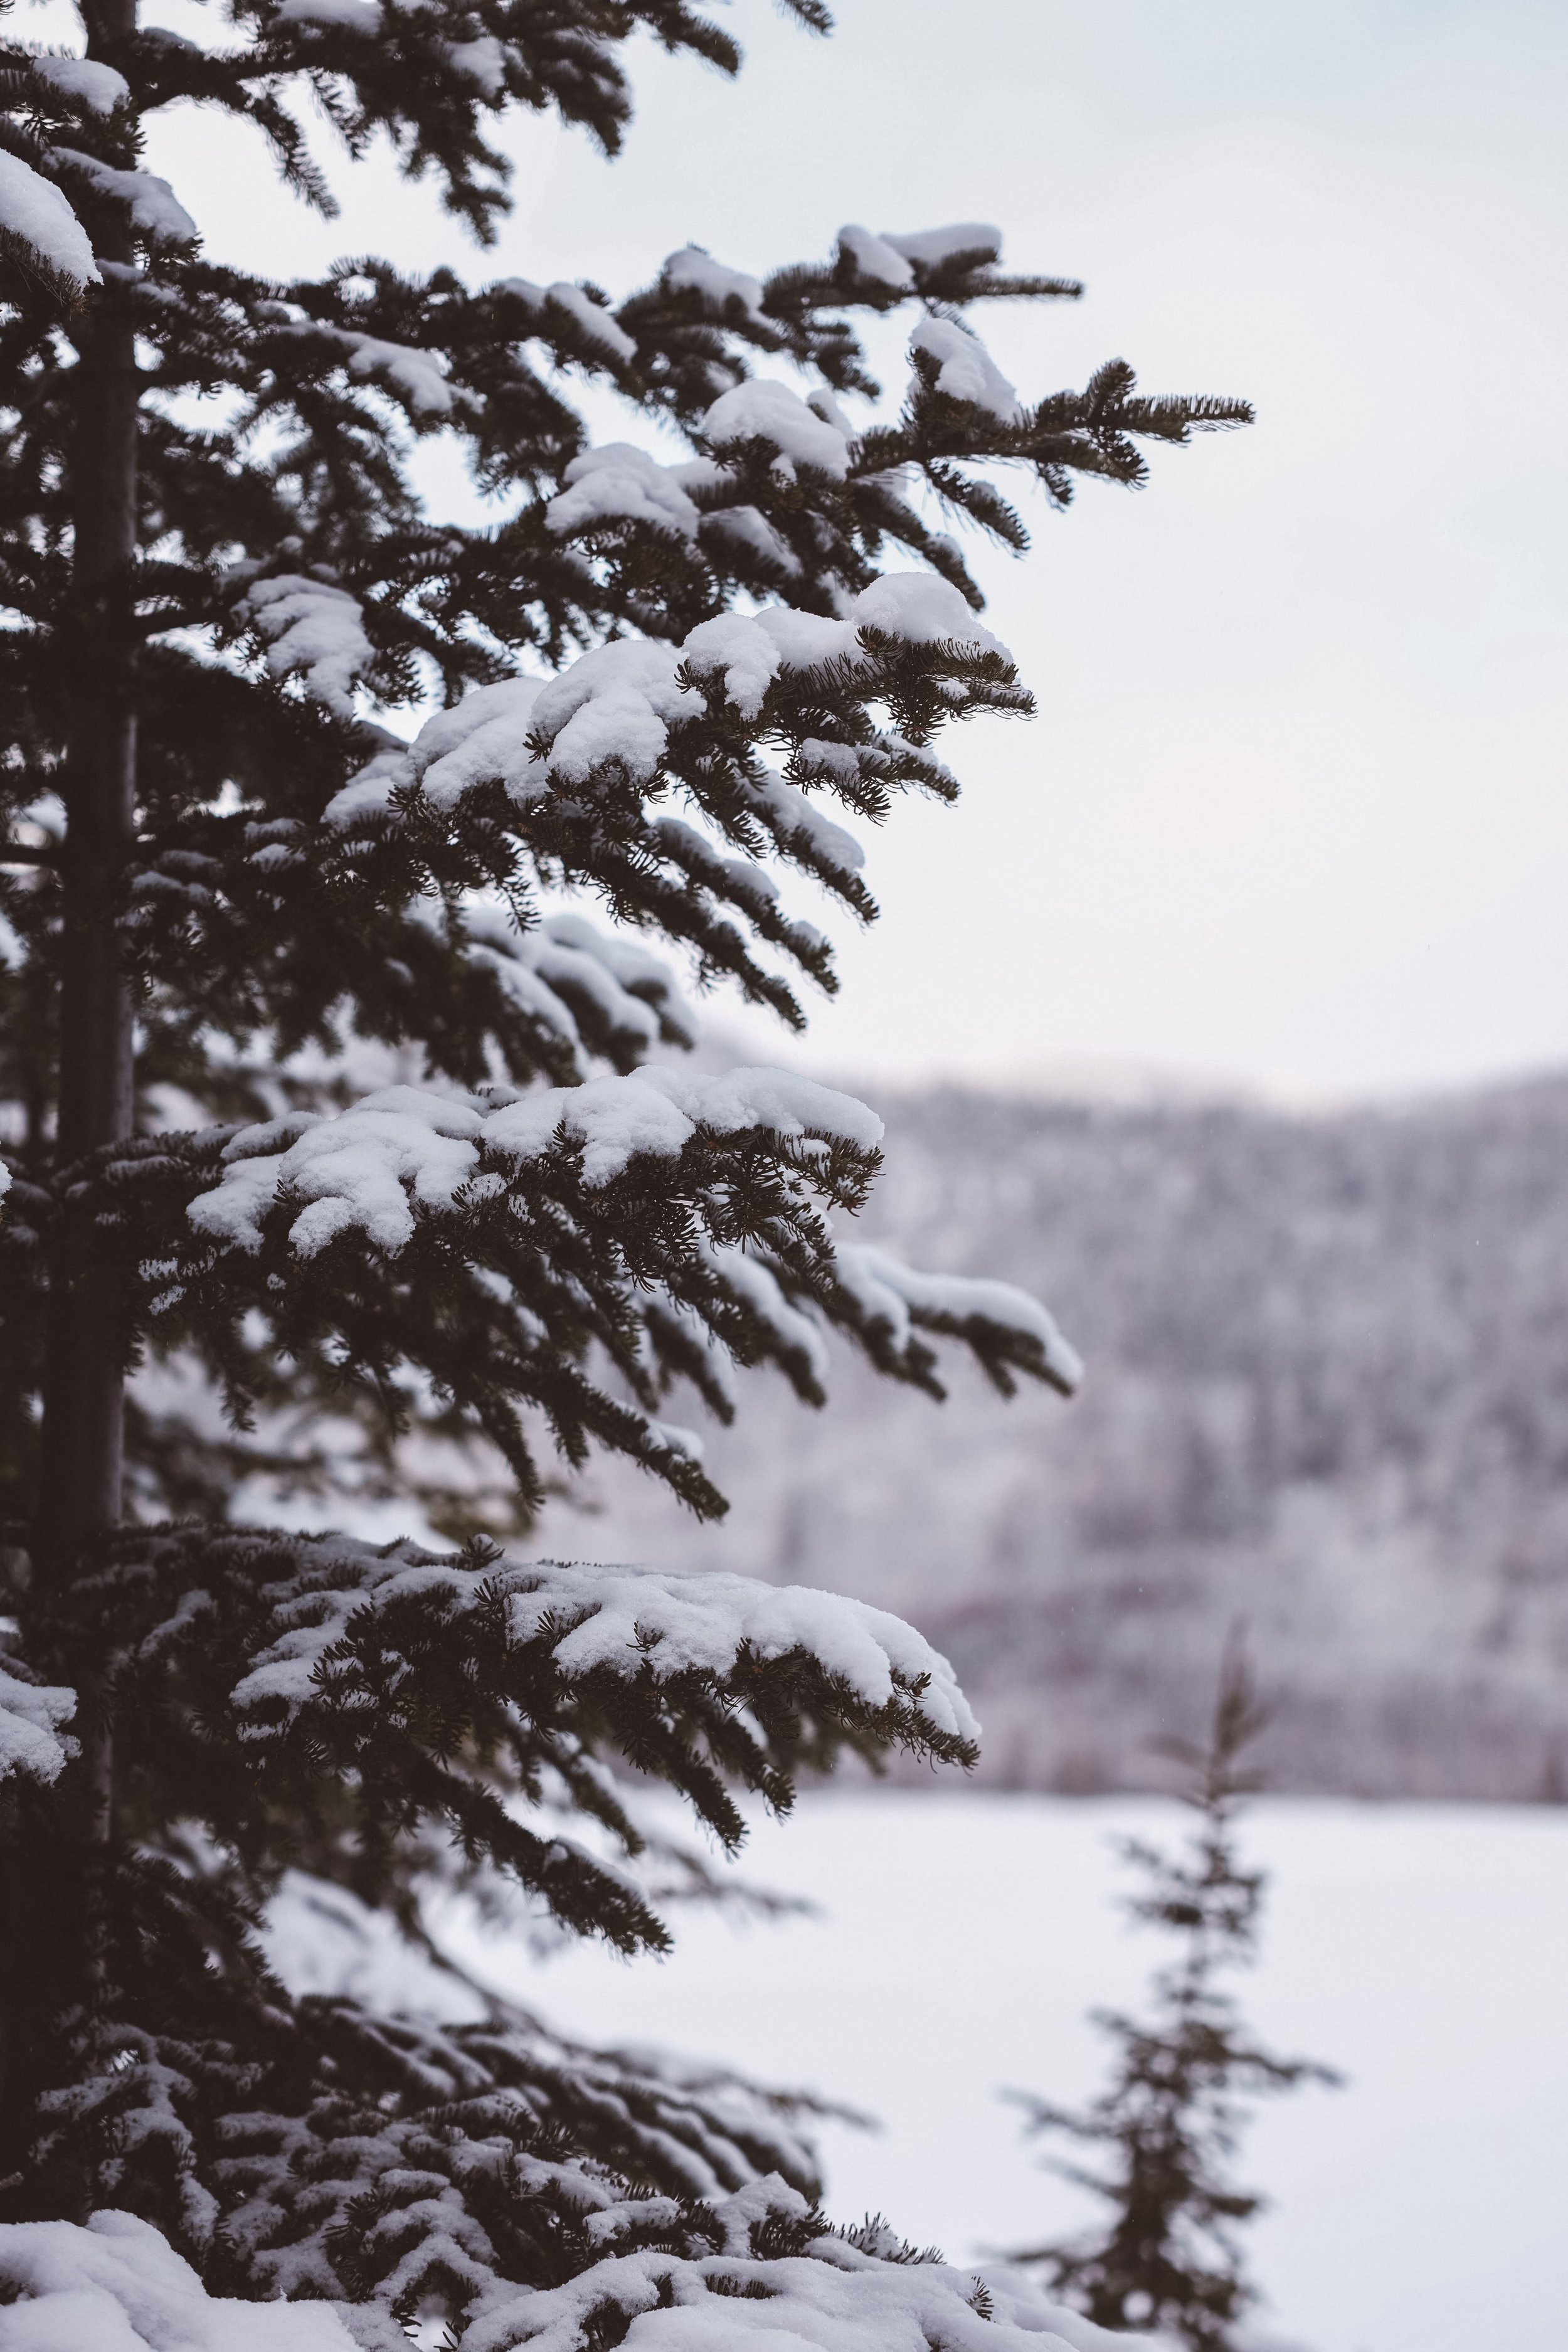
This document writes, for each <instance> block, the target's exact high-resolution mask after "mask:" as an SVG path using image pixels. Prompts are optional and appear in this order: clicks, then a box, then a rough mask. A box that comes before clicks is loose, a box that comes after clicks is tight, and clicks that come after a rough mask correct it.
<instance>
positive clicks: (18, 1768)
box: [0, 1665, 77, 1782]
mask: <svg viewBox="0 0 1568 2352" xmlns="http://www.w3.org/2000/svg"><path fill="white" fill-rule="evenodd" d="M75 1713H76V1693H75V1691H74V1690H67V1689H61V1688H58V1687H52V1686H50V1685H46V1684H38V1683H34V1682H30V1681H28V1682H24V1681H19V1680H18V1679H17V1677H16V1675H14V1674H11V1673H8V1672H7V1671H6V1669H5V1666H3V1665H0V1780H5V1779H6V1778H7V1777H8V1776H9V1775H10V1774H11V1773H13V1772H20V1773H23V1774H24V1775H25V1776H26V1778H27V1779H28V1780H42V1781H45V1782H48V1781H52V1780H58V1779H59V1776H60V1774H61V1773H62V1772H63V1771H64V1769H65V1768H66V1766H67V1765H68V1763H69V1761H70V1759H71V1758H72V1757H73V1756H74V1755H75V1754H76V1752H77V1743H76V1741H75V1740H74V1739H72V1738H70V1737H69V1735H68V1733H64V1732H62V1731H61V1729H60V1726H61V1724H63V1723H68V1722H69V1721H70V1719H71V1717H72V1716H73V1715H74V1714H75Z"/></svg>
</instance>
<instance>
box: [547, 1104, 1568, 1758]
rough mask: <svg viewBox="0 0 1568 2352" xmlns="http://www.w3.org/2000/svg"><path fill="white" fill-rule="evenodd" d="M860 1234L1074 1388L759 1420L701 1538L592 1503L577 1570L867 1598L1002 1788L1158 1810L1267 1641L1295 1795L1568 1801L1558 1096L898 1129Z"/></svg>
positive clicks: (1201, 1107) (630, 1502)
mask: <svg viewBox="0 0 1568 2352" xmlns="http://www.w3.org/2000/svg"><path fill="white" fill-rule="evenodd" d="M878 1100H879V1103H880V1106H881V1108H882V1109H883V1110H884V1112H885V1114H886V1116H887V1118H888V1127H889V1167H888V1172H887V1175H886V1177H885V1179H884V1181H882V1183H881V1184H880V1185H879V1187H878V1190H877V1192H876V1194H875V1195H874V1197H873V1199H872V1201H871V1202H870V1203H869V1204H868V1208H867V1210H866V1212H865V1213H864V1216H863V1218H862V1219H861V1220H860V1221H859V1223H861V1224H862V1225H864V1227H865V1228H866V1229H867V1231H868V1233H869V1234H875V1235H876V1236H877V1237H878V1239H879V1240H881V1241H884V1242H886V1243H887V1244H889V1246H890V1247H896V1248H898V1249H899V1250H900V1251H907V1252H908V1254H909V1255H910V1258H911V1259H912V1260H913V1262H915V1263H917V1264H920V1265H931V1266H941V1267H943V1268H945V1269H950V1270H952V1271H953V1272H955V1273H975V1272H979V1271H980V1270H982V1269H983V1268H986V1267H991V1266H996V1265H1005V1266H1007V1267H1009V1268H1011V1269H1014V1270H1015V1271H1016V1275H1017V1276H1018V1278H1019V1279H1021V1280H1023V1281H1025V1282H1026V1283H1027V1284H1029V1285H1030V1286H1031V1287H1034V1288H1037V1289H1038V1290H1039V1291H1040V1293H1041V1294H1042V1295H1043V1296H1045V1297H1049V1298H1050V1299H1051V1300H1052V1301H1053V1303H1054V1304H1056V1305H1057V1306H1058V1308H1059V1310H1060V1312H1061V1315H1062V1318H1063V1321H1064V1323H1065V1325H1066V1328H1068V1330H1069V1331H1071V1332H1072V1334H1073V1336H1074V1339H1075V1340H1077V1341H1079V1343H1080V1344H1081V1345H1082V1347H1083V1349H1084V1351H1085V1353H1086V1356H1087V1358H1088V1360H1089V1365H1090V1368H1091V1370H1090V1375H1089V1379H1088V1380H1087V1381H1086V1383H1085V1385H1084V1389H1083V1391H1082V1393H1081V1395H1080V1396H1079V1398H1078V1399H1077V1400H1076V1401H1075V1402H1074V1404H1073V1407H1072V1409H1071V1411H1070V1412H1068V1413H1065V1414H1063V1413H1060V1412H1052V1411H1051V1410H1050V1408H1049V1404H1048V1402H1047V1401H1037V1400H1036V1399H1035V1398H1033V1397H1031V1396H1028V1395H1024V1396H1020V1397H1018V1398H1017V1399H1016V1400H1015V1401H1014V1402H1011V1403H1009V1404H1008V1405H1006V1406H1005V1407H1004V1408H1003V1409H1001V1410H998V1409H997V1405H996V1401H995V1399H994V1396H993V1395H992V1394H991V1393H990V1391H988V1390H987V1389H986V1387H985V1385H984V1383H983V1382H982V1381H977V1380H968V1379H964V1380H955V1381H954V1382H953V1387H952V1395H951V1397H950V1398H949V1400H948V1402H946V1403H945V1404H944V1405H942V1406H941V1407H940V1408H938V1407H936V1406H935V1405H933V1404H931V1403H930V1402H928V1401H927V1400H925V1399H924V1398H922V1397H920V1396H911V1395H893V1396H889V1395H886V1394H884V1393H883V1392H881V1391H879V1389H878V1387H877V1386H876V1385H875V1384H874V1383H872V1382H871V1381H867V1380H865V1379H864V1378H862V1377H860V1376H858V1373H857V1371H856V1370H855V1368H854V1366H853V1365H852V1364H850V1363H849V1362H847V1360H846V1361H843V1362H841V1363H839V1364H838V1365H837V1367H836V1369H835V1375H834V1390H835V1395H836V1398H838V1399H840V1400H841V1401H842V1409H841V1410H839V1411H837V1412H833V1413H831V1414H827V1413H825V1414H821V1415H816V1414H812V1413H809V1412H801V1411H800V1410H799V1408H798V1407H797V1406H796V1405H795V1404H794V1403H793V1402H792V1401H791V1400H789V1399H788V1398H787V1397H785V1396H784V1394H783V1393H782V1391H781V1387H780V1384H779V1383H778V1382H776V1381H773V1382H764V1381H758V1382H755V1383H753V1385H754V1386H755V1387H757V1388H758V1389H760V1390H763V1391H764V1393H763V1394H760V1395H758V1396H756V1397H754V1398H749V1399H748V1403H747V1410H746V1412H743V1413H742V1415H741V1416H740V1417H739V1419H738V1421H737V1423H736V1425H735V1427H734V1428H733V1429H732V1430H728V1431H726V1430H715V1431H714V1432H713V1433H712V1434H711V1436H710V1450H711V1460H712V1463H713V1465H714V1469H715V1475H718V1476H719V1477H720V1479H721V1483H723V1484H724V1485H725V1486H726V1488H727V1490H728V1491H729V1492H730V1493H731V1494H732V1495H733V1496H735V1498H736V1500H735V1508H734V1509H733V1511H732V1513H731V1517H729V1518H728V1519H727V1520H725V1521H724V1522H722V1523H721V1525H719V1526H718V1527H715V1528H705V1529H701V1530H697V1529H693V1528H691V1527H690V1526H689V1524H687V1525H684V1526H683V1525H681V1524H679V1522H677V1523H675V1524H673V1525H671V1524H670V1523H669V1521H668V1519H667V1518H666V1517H662V1516H661V1515H660V1514H658V1513H657V1512H655V1511H653V1510H650V1509H648V1508H647V1507H645V1505H644V1503H643V1500H642V1496H641V1495H640V1493H639V1491H638V1490H637V1487H636V1486H634V1485H633V1484H632V1483H631V1482H630V1481H628V1480H626V1479H625V1478H618V1477H614V1476H611V1475H598V1474H595V1475H594V1476H593V1477H592V1478H590V1480H589V1481H588V1482H587V1491H586V1496H585V1498H584V1499H585V1500H586V1501H587V1502H588V1503H589V1504H590V1506H596V1508H594V1507H590V1508H588V1509H586V1510H584V1509H583V1508H581V1507H567V1506H565V1505H561V1504H557V1505H552V1507H551V1508H550V1509H549V1510H548V1512H547V1514H546V1517H545V1522H544V1526H545V1529H546V1531H547V1533H548V1536H549V1538H550V1539H551V1540H552V1543H553V1544H554V1545H556V1546H557V1547H560V1548H563V1549H577V1550H581V1551H583V1552H584V1554H586V1555H588V1556H592V1557H606V1558H609V1557H615V1556H616V1555H617V1554H618V1553H620V1552H629V1553H630V1554H631V1556H633V1557H638V1558H642V1557H647V1558H656V1559H670V1560H673V1559H677V1558H686V1559H712V1560H713V1561H714V1562H715V1563H716V1564H718V1563H722V1564H724V1565H725V1566H729V1567H733V1568H738V1569H742V1570H744V1571H745V1572H747V1573H748V1574H754V1575H763V1576H768V1577H774V1578H780V1579H786V1580H802V1581H805V1582H806V1583H816V1582H824V1583H827V1584H830V1585H832V1586H834V1587H835V1588H836V1589H839V1590H843V1591H854V1592H857V1593H858V1594H860V1595H862V1596H863V1597H865V1598H866V1599H868V1600H872V1601H877V1602H878V1603H879V1604H880V1605H881V1606H883V1607H886V1608H892V1609H896V1610H898V1611H900V1612H902V1613H903V1614H905V1615H907V1616H909V1617H910V1618H911V1619H912V1620H913V1622H915V1623H917V1624H918V1625H919V1626H920V1627H921V1630H922V1631H923V1632H924V1633H926V1634H927V1635H928V1637H929V1638H930V1639H931V1641H933V1642H934V1643H936V1645H937V1646H938V1647H939V1648H940V1649H942V1651H944V1652H945V1653H946V1654H947V1655H949V1656H950V1657H951V1658H952V1660H953V1662H954V1664H955V1666H956V1668H957V1669H958V1672H959V1674H960V1677H961V1679H962V1681H963V1685H964V1688H965V1689H966V1691H968V1693H969V1694H970V1696H971V1697H972V1698H973V1700H974V1703H975V1706H976V1708H977V1710H978V1712H979V1714H980V1716H981V1717H982V1720H983V1721H984V1726H985V1740H984V1751H983V1756H982V1761H981V1765H980V1771H981V1774H982V1776H983V1777H984V1778H985V1779H987V1780H990V1781H992V1782H994V1783H999V1784H1001V1785H1004V1786H1008V1785H1022V1786H1026V1787H1034V1788H1047V1789H1052V1788H1054V1789H1058V1790H1068V1791H1070V1790H1098V1789H1105V1788H1118V1787H1149V1786H1156V1787H1157V1786H1161V1785H1163V1782H1162V1780H1160V1778H1159V1777H1158V1772H1157V1768H1155V1767H1154V1766H1153V1765H1152V1759H1151V1758H1150V1755H1149V1753H1148V1749H1147V1746H1146V1743H1147V1742H1148V1741H1149V1740H1150V1739H1151V1738H1157V1737H1159V1736H1162V1735H1163V1734H1164V1733H1166V1732H1168V1731H1169V1730H1170V1729H1172V1728H1173V1727H1181V1728H1184V1729H1188V1730H1190V1729H1191V1728H1192V1727H1194V1725H1195V1724H1197V1723H1198V1722H1199V1721H1201V1719H1202V1717H1203V1715H1204V1712H1205V1708H1206V1706H1207V1705H1208V1703H1209V1698H1210V1694H1211V1690H1212V1684H1213V1675H1214V1665H1215V1657H1216V1656H1217V1654H1218V1652H1219V1648H1220V1646H1221V1643H1223V1640H1224V1637H1225V1633H1226V1626H1227V1625H1228V1624H1229V1623H1230V1622H1233V1621H1234V1620H1235V1619H1237V1617H1242V1618H1245V1619H1246V1620H1247V1623H1248V1625H1249V1627H1250V1630H1251V1638H1252V1645H1253V1649H1254V1653H1255V1655H1256V1658H1257V1661H1258V1667H1259V1671H1260V1674H1261V1675H1262V1678H1263V1681H1264V1682H1265V1684H1266V1685H1267V1686H1268V1690H1269V1691H1270V1693H1271V1695H1272V1696H1273V1697H1274V1700H1275V1703H1276V1713H1275V1718H1274V1722H1273V1725H1272V1727H1271V1731H1270V1736H1269V1743H1268V1746H1269V1759H1270V1771H1271V1777H1272V1780H1273V1784H1274V1785H1275V1786H1277V1787H1282V1788H1286V1789H1293V1790H1302V1791H1325V1792H1344V1793H1364V1794H1371V1795H1380V1796H1390V1795H1398V1796H1446V1797H1456V1796H1468V1797H1494V1798H1495V1797H1510V1798H1514V1799H1523V1800H1531V1799H1535V1798H1540V1797H1552V1798H1559V1799H1560V1798H1562V1797H1563V1795H1564V1794H1565V1793H1568V1356H1565V1354H1564V1350H1563V1331H1564V1329H1565V1328H1568V1191H1565V1189H1564V1186H1563V1181H1562V1171H1563V1166H1564V1163H1565V1157H1568V1083H1565V1082H1563V1081H1562V1080H1555V1079H1553V1080H1543V1081H1542V1082H1540V1083H1538V1084H1533V1085H1529V1086H1520V1087H1506V1088H1504V1087H1498V1088H1489V1089H1487V1090H1485V1091H1481V1092H1477V1093H1475V1094H1473V1095H1468V1096H1465V1095H1457V1096H1454V1097H1447V1098H1443V1099H1438V1100H1434V1101H1432V1102H1430V1103H1426V1104H1421V1105H1415V1106H1410V1107H1407V1108H1401V1109H1388V1110H1377V1109H1356V1110H1342V1111H1335V1112H1318V1113H1313V1114H1311V1115H1291V1114H1289V1113H1286V1112H1282V1111H1276V1110H1270V1109H1268V1108H1261V1107H1258V1106H1254V1105H1248V1104H1246V1103H1239V1102H1233V1103H1223V1102H1211V1103H1205V1102H1203V1101H1201V1100H1193V1099H1190V1098H1189V1099H1186V1100H1182V1099H1176V1098H1172V1099H1168V1100H1166V1101H1163V1102H1157V1101H1156V1102H1145V1103H1142V1104H1130V1103H1117V1102H1114V1101H1109V1100H1100V1101H1099V1102H1079V1103H1073V1102H1068V1101H1058V1102H1052V1101H1048V1100H1032V1099H1029V1098H1027V1097H1007V1096H1005V1095H997V1094H984V1093H963V1092H956V1091H935V1092H930V1093H925V1094H912V1095H911V1094H906V1095H903V1096H901V1097H900V1096H889V1097H883V1096H880V1095H879V1097H878Z"/></svg>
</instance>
